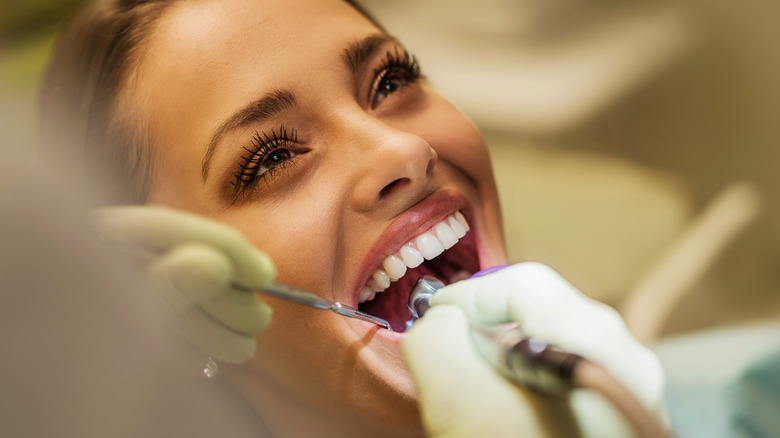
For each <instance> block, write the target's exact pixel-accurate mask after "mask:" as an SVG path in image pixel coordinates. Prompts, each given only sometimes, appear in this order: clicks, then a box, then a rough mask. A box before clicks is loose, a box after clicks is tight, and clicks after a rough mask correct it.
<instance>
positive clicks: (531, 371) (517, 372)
mask: <svg viewBox="0 0 780 438" xmlns="http://www.w3.org/2000/svg"><path fill="white" fill-rule="evenodd" d="M442 287H444V283H442V282H441V281H439V280H438V279H437V278H435V277H432V276H430V275H424V276H422V277H420V279H419V280H417V284H415V286H414V288H413V289H412V293H411V294H410V295H409V301H408V303H407V306H408V308H409V310H410V311H411V313H412V318H411V319H410V320H409V321H407V327H409V326H411V325H412V324H414V321H415V320H417V319H418V318H421V317H422V316H423V315H424V314H425V312H426V311H427V310H428V308H429V307H430V300H431V297H433V294H435V293H436V291H437V290H439V289H441V288H442ZM471 334H472V339H473V341H474V345H475V346H476V348H477V350H478V351H479V353H480V354H481V355H482V356H483V357H484V358H485V359H486V360H487V361H488V362H489V363H490V364H491V365H493V366H494V367H495V368H496V369H497V370H498V371H499V372H500V373H501V374H503V375H504V376H505V377H507V378H508V379H509V380H511V381H513V382H515V383H518V384H521V385H525V386H528V387H532V388H535V389H539V390H542V391H545V392H553V393H560V392H564V391H566V390H569V389H572V388H573V382H572V376H573V373H574V369H575V368H576V365H577V363H578V362H579V361H580V360H582V357H581V356H578V355H576V354H572V353H567V352H564V351H561V350H559V349H557V348H556V347H554V346H552V345H550V344H548V343H546V342H543V341H541V340H538V339H535V338H532V337H528V336H525V335H524V334H523V333H522V331H520V329H519V328H518V324H517V323H507V324H500V325H496V326H476V325H472V326H471Z"/></svg>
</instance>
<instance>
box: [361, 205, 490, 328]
mask: <svg viewBox="0 0 780 438" xmlns="http://www.w3.org/2000/svg"><path fill="white" fill-rule="evenodd" d="M468 231H469V225H468V223H467V222H466V219H465V218H464V217H463V215H462V214H461V213H460V212H456V213H455V214H453V215H450V216H449V217H447V218H445V219H444V220H443V221H441V222H439V223H437V224H435V225H434V226H433V227H431V228H430V229H428V230H427V231H425V232H423V233H421V234H419V235H417V236H415V237H413V238H412V239H411V240H410V241H409V242H407V243H406V244H404V245H402V246H401V248H400V249H399V250H398V251H396V252H395V253H393V254H392V255H390V256H388V257H386V258H385V259H384V261H383V262H382V264H381V265H380V266H379V267H377V269H376V270H374V273H373V275H372V276H371V279H370V280H369V281H368V282H367V283H366V285H365V286H364V287H363V289H362V290H361V292H360V304H359V305H358V309H359V310H361V311H363V312H366V313H368V314H370V315H374V316H377V317H379V318H382V319H384V320H386V321H387V322H389V323H390V325H391V326H392V327H393V330H394V331H396V332H403V331H405V330H406V321H407V320H409V318H410V317H411V316H412V314H411V312H410V311H409V309H408V308H407V301H408V300H409V294H410V293H411V291H412V288H413V287H414V285H415V283H416V282H417V280H418V279H419V278H420V277H421V276H423V275H432V276H434V277H436V278H438V279H439V280H441V281H442V282H444V284H452V283H454V282H456V281H459V280H463V279H466V278H469V277H470V276H471V275H473V274H474V273H475V272H477V271H479V269H480V266H479V257H478V255H477V248H476V239H475V237H474V233H469V232H468Z"/></svg>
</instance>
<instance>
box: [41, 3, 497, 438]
mask: <svg viewBox="0 0 780 438" xmlns="http://www.w3.org/2000/svg"><path fill="white" fill-rule="evenodd" d="M71 29H72V30H71V33H70V34H69V36H66V38H65V39H64V40H63V43H62V44H61V45H60V47H59V49H58V53H57V55H56V57H55V60H54V62H53V66H52V69H51V74H50V76H49V78H48V79H47V89H46V90H45V94H44V96H45V99H44V111H47V112H49V113H48V114H46V116H47V119H48V122H46V123H45V124H46V126H48V127H50V130H49V132H50V133H54V136H56V141H52V142H51V144H52V145H55V143H56V146H57V147H56V148H54V147H53V148H52V149H44V150H42V155H43V156H44V157H46V158H49V159H51V158H56V157H57V156H58V155H59V154H61V153H65V154H81V155H83V156H84V157H86V158H87V161H88V162H89V163H88V168H89V169H92V171H94V173H95V175H93V177H94V178H96V179H97V181H99V184H100V186H101V187H102V188H103V189H104V195H105V198H106V203H108V204H111V203H113V204H120V203H128V202H134V203H143V204H158V205H164V206H168V207H172V208H175V209H179V210H185V211H189V212H193V213H196V214H199V215H202V216H205V217H208V218H211V219H213V220H216V221H218V222H221V223H224V224H227V225H229V226H231V227H233V228H235V229H237V230H239V231H240V232H241V234H242V235H243V236H245V237H246V239H248V240H249V241H250V242H251V243H252V244H253V245H254V246H256V247H257V248H260V249H262V251H263V252H265V253H266V254H267V255H268V256H270V258H271V259H272V260H273V262H274V264H275V266H276V269H277V270H278V275H277V277H276V281H278V282H280V283H284V284H288V285H291V286H294V287H297V288H300V289H304V290H308V291H312V292H314V293H316V294H318V295H320V296H323V297H326V298H328V299H332V300H335V301H340V302H342V303H345V304H348V305H351V306H354V307H358V306H360V308H361V309H363V310H365V311H367V312H369V313H371V314H374V315H376V316H380V317H382V318H385V319H387V320H389V321H390V322H391V323H392V325H393V327H394V329H396V330H397V331H402V330H403V324H404V321H405V320H406V319H407V318H408V317H409V312H408V311H407V310H406V307H405V304H406V298H407V297H408V294H409V290H410V288H411V285H412V283H413V282H414V281H415V280H416V279H417V278H418V277H419V276H420V274H423V273H432V274H435V275H436V276H438V277H440V278H442V279H443V280H445V281H446V282H452V281H456V280H458V279H462V278H465V277H468V276H469V275H471V274H473V273H474V272H476V271H478V270H479V269H481V268H485V267H490V266H494V265H497V264H504V263H505V259H506V256H505V251H504V247H503V240H502V239H503V237H502V231H501V222H500V211H499V205H498V197H497V193H496V187H495V183H494V180H493V174H492V170H491V166H490V162H489V159H488V154H487V150H486V147H485V144H484V142H483V139H482V137H481V136H480V134H479V132H478V131H477V129H476V128H475V127H474V125H473V124H472V123H470V122H469V120H468V119H466V118H465V117H464V116H463V115H462V114H461V113H460V112H458V111H457V110H456V109H455V108H454V107H453V106H452V105H451V104H450V103H448V102H447V101H446V100H445V99H443V98H442V97H441V96H439V95H438V94H437V93H436V92H435V91H433V90H432V89H431V87H430V85H429V84H428V83H427V81H426V79H425V77H424V76H423V75H422V73H421V72H420V66H419V64H418V63H417V60H416V59H415V58H414V56H413V55H412V54H410V53H409V52H408V51H407V50H406V49H405V48H404V47H403V46H402V45H401V44H400V43H399V42H398V41H397V40H396V39H394V38H393V37H391V36H389V35H388V34H387V33H386V32H384V31H383V30H382V28H381V27H379V26H378V25H377V24H376V23H375V22H374V21H373V20H372V19H370V18H369V17H368V16H367V15H366V14H365V13H363V12H362V11H361V10H360V9H359V8H357V7H356V6H355V5H354V4H352V3H351V2H349V1H344V0H316V1H314V0H214V1H199V2H192V1H129V2H128V1H124V2H122V1H108V0H106V1H98V2H95V3H94V4H93V5H92V6H91V7H90V9H89V10H88V12H87V13H85V14H83V15H82V16H81V18H79V19H78V20H77V21H76V22H75V23H74V24H73V25H72V28H71ZM464 86H468V84H464ZM62 144H65V145H66V147H65V148H62ZM467 228H470V230H471V231H469V232H468V233H466V234H465V236H464V235H463V234H464V232H465V231H466V229H467ZM445 248H447V249H446V250H445ZM423 258H425V259H428V260H426V261H425V262H422V259H423ZM264 300H267V302H269V303H271V305H272V307H273V308H274V310H275V313H274V317H273V320H272V323H271V325H270V326H269V327H268V328H267V329H266V330H265V331H263V332H261V333H259V334H258V335H257V336H256V339H257V345H258V352H259V353H258V354H257V356H256V357H255V358H254V359H252V360H251V361H250V362H248V363H247V364H246V365H244V366H241V367H223V374H224V375H225V377H226V378H227V379H228V380H229V381H230V382H231V383H232V384H233V385H234V386H235V387H236V388H237V389H238V391H239V392H241V393H242V394H243V395H244V397H245V398H246V399H247V400H248V401H249V403H250V404H251V405H252V406H253V407H255V409H256V410H257V411H258V413H259V414H260V415H261V417H262V418H263V420H264V422H265V423H266V424H267V425H268V427H269V429H270V430H271V431H272V432H273V433H274V434H276V435H279V436H309V435H312V436H314V435H316V436H417V435H421V434H422V429H421V424H420V418H419V414H418V411H417V405H416V396H415V387H414V384H413V383H412V380H411V378H410V377H409V374H408V372H407V371H406V367H405V366H404V362H403V359H402V357H401V351H400V345H401V341H402V339H403V335H402V334H399V333H393V332H390V331H388V330H383V329H378V328H377V327H376V326H373V325H370V324H368V323H364V322H362V321H356V320H348V319H345V318H343V317H340V316H338V315H335V314H332V313H328V312H317V311H313V310H311V309H307V308H301V307H298V306H296V305H294V304H290V303H287V302H281V301H278V300H273V299H271V298H267V299H266V298H264Z"/></svg>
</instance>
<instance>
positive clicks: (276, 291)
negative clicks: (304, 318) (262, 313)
mask: <svg viewBox="0 0 780 438" xmlns="http://www.w3.org/2000/svg"><path fill="white" fill-rule="evenodd" d="M233 286H234V287H236V288H238V289H243V290H252V289H250V288H247V287H244V286H240V285H237V284H233ZM257 292H260V293H261V294H264V295H270V296H272V297H276V298H281V299H283V300H287V301H292V302H293V303H298V304H303V305H304V306H309V307H313V308H315V309H322V310H330V309H331V307H332V306H333V303H332V302H330V301H328V300H326V299H325V298H322V297H320V296H318V295H315V294H313V293H311V292H306V291H302V290H299V289H295V288H292V287H290V286H286V285H284V284H279V283H273V284H271V285H270V286H266V287H264V288H262V289H258V290H257Z"/></svg>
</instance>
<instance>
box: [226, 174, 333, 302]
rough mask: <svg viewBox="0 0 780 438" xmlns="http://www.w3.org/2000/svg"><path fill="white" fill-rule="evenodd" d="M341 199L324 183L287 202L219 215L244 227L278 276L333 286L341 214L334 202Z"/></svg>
mask: <svg viewBox="0 0 780 438" xmlns="http://www.w3.org/2000/svg"><path fill="white" fill-rule="evenodd" d="M320 186H321V187H326V186H325V185H320ZM335 201H336V200H335V199H334V195H333V194H332V193H329V192H327V191H325V190H324V189H323V188H320V189H317V188H315V187H308V188H305V189H304V190H300V191H299V192H298V194H297V195H296V196H289V197H286V198H285V200H284V202H273V201H272V202H268V203H265V202H263V203H256V204H252V205H247V206H245V207H242V208H237V209H233V210H230V211H229V212H227V213H226V214H225V215H224V216H222V217H220V218H219V220H220V221H223V222H227V223H228V224H230V225H232V226H233V227H235V228H237V229H239V230H240V231H241V232H242V234H244V235H245V236H246V237H247V239H249V241H250V242H252V244H254V245H255V246H256V247H258V248H260V249H261V250H262V251H264V252H265V253H267V254H268V255H269V256H270V257H271V259H272V260H273V261H274V264H275V265H276V267H277V270H278V277H277V281H279V282H281V283H285V284H289V285H290V286H294V287H298V288H301V289H305V290H310V291H313V292H318V291H323V290H326V289H328V288H329V287H330V284H331V280H332V279H331V276H330V275H331V273H332V272H333V261H334V260H335V257H336V254H335V248H336V244H335V241H334V239H335V235H336V234H335V233H334V232H333V231H332V230H333V229H334V224H335V222H336V216H335V215H334V214H333V211H334V209H333V208H331V205H332V204H334V203H335ZM301 267H305V269H301Z"/></svg>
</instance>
